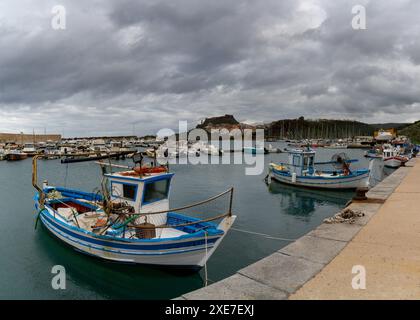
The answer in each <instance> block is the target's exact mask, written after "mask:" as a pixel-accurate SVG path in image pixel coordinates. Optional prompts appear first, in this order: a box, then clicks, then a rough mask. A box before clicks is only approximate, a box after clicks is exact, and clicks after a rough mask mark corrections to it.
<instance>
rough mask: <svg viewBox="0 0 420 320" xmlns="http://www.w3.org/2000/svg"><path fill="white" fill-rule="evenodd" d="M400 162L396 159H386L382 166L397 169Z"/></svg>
mask: <svg viewBox="0 0 420 320" xmlns="http://www.w3.org/2000/svg"><path fill="white" fill-rule="evenodd" d="M401 164H402V162H401V160H399V159H396V158H388V159H384V166H385V167H388V168H399V167H401Z"/></svg>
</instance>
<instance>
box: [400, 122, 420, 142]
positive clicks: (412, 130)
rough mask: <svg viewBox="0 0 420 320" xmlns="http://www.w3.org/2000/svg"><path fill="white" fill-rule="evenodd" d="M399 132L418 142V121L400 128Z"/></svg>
mask: <svg viewBox="0 0 420 320" xmlns="http://www.w3.org/2000/svg"><path fill="white" fill-rule="evenodd" d="M399 134H401V135H404V136H407V137H409V138H410V139H411V141H412V142H414V143H416V144H420V121H416V122H414V123H413V124H411V125H409V126H407V127H405V128H404V129H402V130H400V131H399Z"/></svg>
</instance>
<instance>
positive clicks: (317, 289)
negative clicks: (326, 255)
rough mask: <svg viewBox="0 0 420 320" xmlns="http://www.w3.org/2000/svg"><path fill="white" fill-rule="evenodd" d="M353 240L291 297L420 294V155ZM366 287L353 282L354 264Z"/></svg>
mask: <svg viewBox="0 0 420 320" xmlns="http://www.w3.org/2000/svg"><path fill="white" fill-rule="evenodd" d="M413 165H414V167H413V168H411V169H410V171H409V173H408V175H407V176H406V177H405V178H404V180H403V181H402V182H401V184H400V185H399V186H398V187H397V188H396V190H395V191H394V192H393V193H392V194H391V195H390V196H389V198H387V200H386V202H385V203H384V204H383V205H382V206H381V207H380V209H379V211H378V212H377V213H376V214H375V215H374V216H373V217H372V218H371V220H370V221H369V222H368V223H367V224H366V226H364V227H363V228H362V229H361V230H360V232H359V233H358V234H357V235H356V236H355V237H354V238H353V239H352V240H351V241H350V242H349V243H348V245H347V246H346V247H345V248H344V249H343V250H342V251H341V252H340V253H339V254H338V255H337V256H336V257H335V258H334V259H333V260H332V261H331V262H330V263H329V264H327V265H326V266H325V267H324V268H323V269H322V271H321V272H319V273H318V274H317V275H316V276H315V277H314V278H312V279H311V280H309V281H308V282H306V283H305V284H304V285H303V286H302V287H301V288H300V289H299V290H298V291H297V292H295V293H294V294H292V295H291V296H289V299H420V161H419V159H416V161H414V164H413ZM355 265H361V266H364V267H365V270H366V289H365V290H361V289H359V290H354V289H353V287H352V279H353V277H355V276H356V275H355V274H352V268H353V266H355Z"/></svg>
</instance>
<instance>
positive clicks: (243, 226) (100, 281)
mask: <svg viewBox="0 0 420 320" xmlns="http://www.w3.org/2000/svg"><path fill="white" fill-rule="evenodd" d="M280 147H282V148H283V147H284V146H280ZM342 151H345V152H346V153H347V154H348V155H349V156H350V158H357V159H360V162H359V163H357V164H355V165H353V167H356V168H360V167H368V166H369V162H368V160H367V159H366V158H364V157H363V153H364V151H363V150H358V149H352V150H329V149H318V152H317V156H316V158H317V159H316V160H317V161H328V160H329V159H330V158H331V156H332V155H333V154H334V153H337V152H342ZM225 156H231V155H228V154H227V155H225ZM258 156H260V157H264V161H265V168H267V165H268V163H270V162H281V161H283V162H284V161H286V159H287V155H286V154H268V155H265V156H263V155H258ZM119 163H121V164H123V163H130V160H125V161H119ZM245 167H246V165H238V164H219V165H211V164H209V165H171V167H170V169H171V171H172V172H174V173H175V177H174V180H173V185H172V190H171V207H178V206H182V205H185V204H189V203H192V202H196V201H200V200H203V199H206V198H208V197H210V196H212V195H215V194H218V193H220V192H222V191H224V190H226V189H227V188H229V187H231V186H233V187H234V188H235V192H234V199H233V200H234V202H233V212H234V214H236V215H237V216H238V218H237V220H236V222H235V225H234V229H233V230H231V231H230V232H229V233H228V235H227V236H226V238H225V239H224V241H223V242H222V244H221V245H220V247H219V248H218V249H217V251H216V252H215V254H214V255H213V256H212V257H211V259H210V260H209V262H208V264H207V269H208V279H209V281H210V283H211V281H218V280H221V279H223V278H225V277H228V276H230V275H232V274H234V273H235V272H236V271H237V270H238V269H240V268H243V267H245V266H247V265H249V264H251V263H253V262H255V261H257V260H259V259H261V258H263V257H265V256H267V255H269V254H271V253H273V252H274V251H276V250H278V249H280V248H281V247H283V246H285V245H287V244H288V243H289V241H288V240H285V239H290V240H293V239H296V238H298V237H300V236H302V235H304V234H305V233H307V232H309V231H311V230H312V229H314V228H315V227H316V226H318V225H319V224H321V223H322V221H323V219H324V218H326V217H329V216H331V215H333V214H335V213H337V212H338V211H339V210H340V209H341V208H343V207H344V206H345V204H346V203H347V202H348V201H349V200H350V199H351V197H352V196H353V193H352V192H349V191H315V190H308V189H299V188H295V187H291V186H285V185H281V184H278V183H276V182H273V183H271V185H270V186H267V185H266V184H265V183H264V177H265V175H266V173H267V172H266V169H265V171H264V172H263V173H262V174H260V175H257V176H251V175H245ZM378 168H379V167H378ZM379 170H381V172H379ZM373 171H374V176H375V179H374V181H372V182H373V183H376V182H378V181H379V180H380V179H381V178H382V168H379V169H375V166H373ZM31 172H32V167H31V160H30V159H28V160H23V161H17V162H6V161H2V162H0V182H1V183H0V231H1V233H2V242H1V243H0V252H1V255H0V266H1V271H2V274H3V276H2V277H1V278H0V288H1V290H0V299H170V298H174V297H177V296H180V295H181V294H183V293H186V292H189V291H192V290H195V289H198V288H200V287H202V286H203V284H204V279H203V277H204V272H203V271H201V272H199V273H191V272H184V271H180V270H168V269H163V268H155V267H148V266H138V265H121V264H116V263H110V262H104V261H102V260H99V259H96V258H92V257H89V256H85V255H83V254H81V253H78V252H76V251H74V250H73V249H71V248H70V247H68V246H66V245H65V244H63V243H62V242H60V241H59V240H57V239H55V238H54V237H53V236H52V235H50V234H49V233H48V231H47V230H46V228H44V227H43V226H41V225H39V226H38V228H37V229H36V230H35V229H34V224H35V217H36V212H35V209H34V202H33V196H34V189H33V187H32V185H31ZM100 174H101V172H100V169H99V166H98V165H97V164H95V163H92V162H84V163H76V164H69V165H65V164H61V163H60V161H59V160H50V161H40V162H39V176H40V180H44V179H47V180H48V181H49V183H50V184H51V185H62V186H67V187H70V188H75V189H81V190H84V191H88V192H92V191H93V190H94V189H95V188H97V187H98V186H99V185H100V181H101V176H100ZM385 174H386V173H385ZM265 235H269V237H267V236H265ZM55 265H61V266H64V267H65V270H66V289H65V290H54V289H53V288H52V286H51V281H52V279H53V277H54V274H52V273H51V271H52V268H53V266H55Z"/></svg>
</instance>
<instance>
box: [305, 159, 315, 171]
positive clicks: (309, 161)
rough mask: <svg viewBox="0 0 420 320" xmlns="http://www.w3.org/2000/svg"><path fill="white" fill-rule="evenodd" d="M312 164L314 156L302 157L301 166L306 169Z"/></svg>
mask: <svg viewBox="0 0 420 320" xmlns="http://www.w3.org/2000/svg"><path fill="white" fill-rule="evenodd" d="M313 166H314V158H313V157H305V158H304V159H303V168H304V169H308V168H312V167H313Z"/></svg>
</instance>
